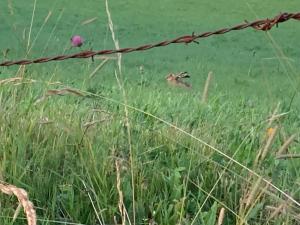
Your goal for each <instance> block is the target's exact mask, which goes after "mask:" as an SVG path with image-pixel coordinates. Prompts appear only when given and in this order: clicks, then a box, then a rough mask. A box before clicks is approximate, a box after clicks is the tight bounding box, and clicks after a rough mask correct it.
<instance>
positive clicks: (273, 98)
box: [0, 1, 300, 225]
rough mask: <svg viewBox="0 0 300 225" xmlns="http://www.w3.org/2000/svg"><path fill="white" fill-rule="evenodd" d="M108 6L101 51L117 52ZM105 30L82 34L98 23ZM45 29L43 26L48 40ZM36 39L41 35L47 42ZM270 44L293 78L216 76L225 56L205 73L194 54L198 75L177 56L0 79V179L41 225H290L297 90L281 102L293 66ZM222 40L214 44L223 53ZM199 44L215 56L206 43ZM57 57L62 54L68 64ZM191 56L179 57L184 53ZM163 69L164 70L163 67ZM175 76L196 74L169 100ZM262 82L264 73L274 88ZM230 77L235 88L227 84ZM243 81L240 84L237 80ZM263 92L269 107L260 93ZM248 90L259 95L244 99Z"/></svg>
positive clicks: (295, 185) (10, 215) (294, 199)
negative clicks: (18, 190) (18, 192)
mask: <svg viewBox="0 0 300 225" xmlns="http://www.w3.org/2000/svg"><path fill="white" fill-rule="evenodd" d="M8 3H9V5H8V9H9V11H8V13H9V12H10V14H12V16H13V15H14V16H16V11H15V10H14V7H17V5H14V3H13V2H12V1H9V2H8ZM106 3H107V2H106ZM1 4H3V3H1ZM43 4H44V3H43ZM56 4H58V3H56ZM82 4H85V3H82ZM118 4H120V3H111V5H110V9H109V8H108V5H107V4H106V10H105V8H104V7H105V5H103V12H106V14H105V15H107V17H108V18H109V21H110V22H109V23H108V24H109V25H108V28H110V32H111V34H112V39H113V41H112V42H110V40H109V39H108V38H103V39H104V40H105V42H106V44H107V45H109V44H108V43H110V44H114V45H115V48H119V46H118V40H117V38H116V37H115V36H116V34H117V33H118V34H119V33H122V30H118V29H116V27H117V28H118V26H116V22H115V23H114V24H113V23H112V19H111V15H110V13H111V14H112V16H114V18H116V21H117V24H118V21H119V22H120V18H121V16H120V15H118V14H116V13H114V10H115V8H114V7H116V6H118ZM136 4H137V5H139V3H136ZM145 4H149V3H147V2H145ZM178 4H181V3H179V2H178ZM207 4H208V3H207ZM165 5H167V4H166V3H164V4H162V6H165ZM33 6H34V8H35V11H34V13H33V12H31V17H29V18H32V21H33V18H35V21H36V22H35V23H38V22H37V21H39V16H38V15H41V14H39V13H40V12H39V1H35V3H34V5H33ZM55 7H56V5H54V6H53V8H52V9H51V12H52V14H51V15H56V19H55V20H53V21H51V17H49V16H46V18H47V19H43V21H42V23H41V25H40V27H37V28H35V27H34V26H33V25H32V24H33V22H31V23H30V24H31V25H30V27H31V28H30V30H31V32H30V33H31V34H30V35H29V36H30V39H32V40H34V41H33V42H31V41H30V40H29V39H28V40H27V42H26V43H27V44H28V43H32V45H31V46H30V48H29V49H30V50H32V52H31V51H29V55H31V56H34V55H35V54H36V52H35V51H36V48H38V46H39V45H40V40H48V41H47V42H45V43H44V45H43V48H41V49H48V45H49V46H51V45H53V43H52V41H51V40H53V39H54V37H55V36H56V35H57V34H56V32H58V31H59V30H60V27H61V26H62V24H63V23H64V22H63V19H62V18H63V12H67V9H68V8H67V9H61V11H60V12H59V13H58V12H57V11H56V8H55ZM69 7H70V8H71V7H73V5H72V6H69ZM94 7H96V5H94ZM97 7H98V5H97ZM124 7H125V6H124ZM140 7H142V6H140ZM153 7H154V6H153ZM155 7H157V6H155ZM172 7H173V6H172ZM207 7H209V4H208V6H207ZM65 10H66V11H65ZM82 10H83V11H84V10H88V9H82ZM149 10H150V11H151V10H153V9H152V8H151V7H149ZM12 12H13V13H12ZM92 12H94V11H92ZM47 13H49V11H48V9H47V11H46V15H49V14H47ZM122 13H123V12H120V14H122ZM34 14H35V16H34ZM178 14H179V11H178ZM42 15H44V14H42ZM68 15H70V14H68ZM96 16H97V18H98V16H99V15H95V16H91V15H90V14H89V17H88V18H96ZM193 16H194V15H191V17H193ZM42 18H45V15H44V16H43V17H42ZM101 18H103V15H101V16H99V20H98V19H97V20H94V19H92V20H90V19H88V20H87V19H85V20H81V21H92V22H93V23H96V21H97V22H98V21H100V20H101ZM156 19H157V18H154V19H153V20H156ZM57 21H59V23H58V22H57ZM94 21H95V22H94ZM128 21H131V19H128ZM92 22H79V21H77V22H75V23H74V24H72V27H73V31H74V32H77V31H78V29H79V28H78V27H79V26H82V28H81V29H83V30H84V29H85V28H83V27H84V26H90V25H91V24H93V23H92ZM47 23H50V24H52V25H53V26H52V27H51V29H48V28H47ZM120 23H121V24H122V22H120ZM145 23H147V21H146V22H145ZM79 24H83V25H79ZM113 25H115V26H113ZM161 27H163V25H161ZM178 27H179V26H178ZM44 29H47V31H50V36H49V37H47V38H45V36H44V34H43V33H44V32H46V30H44ZM130 29H131V28H130ZM180 29H183V28H182V27H181V28H180ZM144 31H145V32H146V29H145V30H144ZM66 33H69V32H66ZM66 33H65V34H66ZM72 33H73V32H72ZM34 35H36V36H35V37H34ZM253 35H254V34H253ZM37 37H39V38H37ZM118 37H119V38H122V35H118ZM234 37H235V36H231V38H234ZM266 37H267V39H266V40H267V43H271V46H273V47H271V50H276V51H275V58H276V59H277V60H279V63H278V65H280V66H285V67H286V68H289V69H287V70H285V69H284V71H285V72H286V76H289V77H290V78H291V79H283V78H281V77H274V79H273V78H272V77H268V78H267V79H266V80H264V79H262V78H261V77H259V76H258V75H257V73H259V72H261V71H263V69H261V70H259V71H257V70H256V68H255V67H259V66H260V65H261V64H260V63H261V61H259V60H256V59H253V61H251V62H249V61H247V60H248V59H249V58H247V57H246V58H245V61H244V62H243V63H244V66H241V67H239V68H238V70H237V71H235V68H233V67H232V64H231V66H224V67H222V66H223V64H226V63H225V61H226V60H227V59H228V60H229V58H230V57H229V56H230V55H226V56H227V58H226V60H225V61H222V60H221V56H222V54H223V56H224V54H225V53H222V52H220V51H218V54H221V56H220V58H218V56H216V57H215V60H219V61H218V62H214V63H210V61H209V60H208V61H204V60H203V59H201V57H202V56H201V54H202V53H199V55H200V56H197V57H200V58H197V59H200V60H202V61H201V63H202V64H203V63H206V64H205V65H199V63H196V61H193V60H182V54H181V55H180V56H179V57H178V55H176V54H174V52H173V51H174V49H170V50H169V52H167V53H168V54H166V55H165V53H163V52H162V53H161V54H162V55H161V56H158V57H157V58H155V59H152V60H150V59H149V58H147V57H148V56H144V58H139V57H141V56H135V55H133V56H128V58H126V59H124V58H123V61H122V64H121V57H120V56H118V58H117V62H116V64H114V63H113V62H115V61H112V60H110V61H108V59H100V60H103V61H102V62H100V63H93V62H91V61H80V60H78V61H76V60H75V61H69V62H61V64H58V63H53V64H47V65H46V64H44V65H40V66H32V67H20V68H19V69H14V68H11V69H10V68H8V69H3V70H2V74H6V75H5V76H3V77H1V80H0V113H1V115H2V116H1V117H0V132H1V135H0V143H1V145H0V180H1V181H4V182H7V183H10V184H14V185H16V186H17V187H22V188H24V189H25V190H26V191H28V193H29V195H30V199H31V201H32V202H33V204H34V206H35V210H36V212H37V218H38V224H103V225H104V224H152V225H153V224H208V225H215V224H218V225H221V224H237V225H241V224H257V225H258V224H274V225H277V224H278V225H279V224H283V223H284V224H297V223H299V222H300V218H299V204H300V203H299V200H298V199H299V172H298V170H299V169H298V168H299V166H300V165H299V161H298V160H297V157H295V156H297V154H296V153H297V149H298V148H299V131H298V129H299V124H300V123H299V116H298V115H299V104H298V103H297V99H298V97H299V96H298V95H297V93H298V86H297V85H294V87H295V88H294V89H293V90H292V91H291V92H290V91H287V92H286V93H285V92H282V89H285V88H286V87H289V86H290V85H292V84H291V82H294V81H296V80H297V77H296V76H295V74H296V73H294V72H293V71H297V67H296V66H294V65H293V64H291V63H290V62H287V61H285V60H282V59H283V57H282V56H286V55H285V54H284V50H283V47H280V45H279V44H276V41H275V39H274V38H273V37H272V36H266ZM44 38H45V39H44ZM147 38H149V37H148V36H147V37H145V39H147ZM270 38H273V39H272V40H271V41H270ZM221 39H222V38H221ZM225 39H226V38H225V37H224V39H222V41H221V42H216V43H219V44H220V43H222V44H224V43H226V40H225ZM124 42H126V40H124ZM208 43H209V44H208V46H210V47H209V50H210V51H213V50H214V47H212V46H213V45H211V44H212V43H213V41H212V42H208ZM120 44H122V45H123V42H120ZM125 44H126V43H125ZM260 44H261V43H260ZM275 45H276V46H275ZM27 46H29V45H27ZM53 46H54V45H53ZM53 46H52V47H53ZM62 46H63V47H62ZM65 46H67V43H65V42H64V43H62V44H60V47H62V49H63V51H68V50H66V49H67V48H66V47H65ZM241 46H243V45H242V43H241ZM201 47H202V48H205V47H203V46H201ZM243 47H245V48H247V46H243ZM53 48H54V47H53ZM193 49H194V48H193ZM193 49H189V46H185V47H184V50H186V51H189V52H190V53H193V51H194V50H193ZM219 50H220V49H219ZM70 51H72V50H70ZM264 51H265V53H268V52H269V51H267V50H264ZM231 53H232V52H231ZM231 53H230V54H231ZM149 54H151V53H149ZM155 54H157V53H153V55H155ZM207 54H208V56H206V57H212V55H209V54H210V53H207ZM153 55H151V56H152V57H153ZM197 55H198V54H197ZM166 58H167V59H169V58H170V61H167V62H166V63H165V61H164V59H166ZM223 58H224V57H223ZM241 58H242V57H241ZM171 59H172V60H171ZM210 59H211V58H210ZM246 59H247V60H246ZM97 60H98V59H97ZM239 60H241V59H237V61H239ZM233 61H234V60H233V59H232V58H231V62H232V63H236V61H234V62H233ZM228 62H230V61H228ZM272 63H273V62H272ZM104 64H106V66H105V67H103V65H104ZM245 65H246V66H245ZM183 66H184V67H190V70H191V71H194V73H191V74H192V79H194V80H193V81H195V82H193V89H192V90H189V91H187V90H185V89H180V88H177V87H169V86H167V84H166V81H165V80H163V77H165V75H166V73H165V72H167V70H171V71H168V72H173V71H174V70H178V71H182V69H181V67H183ZM71 67H72V68H73V69H70V68H71ZM121 67H122V68H121ZM161 67H163V69H162V68H161ZM252 67H254V69H253V68H252ZM264 67H265V64H263V65H261V67H259V68H264ZM285 67H284V68H285ZM68 68H69V69H70V70H68ZM139 68H143V71H142V72H141V71H140V70H139ZM228 68H229V69H228ZM207 70H208V71H210V70H213V71H214V79H213V80H211V79H210V78H208V79H207V85H206V88H204V91H203V92H202V91H201V90H202V89H203V87H204V86H205V85H204V83H205V78H206V75H205V76H204V77H203V79H201V78H198V80H196V78H195V76H196V74H197V73H198V74H207V73H206V72H207ZM270 70H271V69H269V68H268V69H266V70H265V71H264V72H262V73H263V74H264V75H270V74H271V72H270ZM228 71H229V72H232V75H230V76H232V78H233V77H234V79H232V80H231V82H232V83H234V85H232V84H230V83H231V82H229V81H230V79H227V78H226V77H225V76H228ZM175 72H176V71H175ZM72 73H74V74H75V75H74V74H72ZM239 73H240V76H237V74H239ZM247 73H248V77H247V76H246V75H244V76H246V77H244V78H243V76H242V75H241V74H247ZM280 73H281V70H278V71H277V72H276V75H278V74H280ZM81 74H85V75H86V76H83V75H81ZM220 74H221V75H222V76H220ZM251 74H252V75H251ZM46 75H49V76H46ZM70 75H74V76H72V77H70ZM66 76H69V77H66ZM81 76H82V77H81ZM109 76H111V78H109ZM255 76H258V77H255ZM261 80H264V82H266V83H264V84H262V83H263V82H260V81H261ZM282 80H284V82H281V81H282ZM251 82H254V84H252V83H251ZM272 82H274V83H275V84H274V85H271V84H273V83H272ZM227 84H230V86H228V87H227V88H226V89H224V87H226V85H227ZM295 84H296V82H295ZM264 85H267V88H268V93H269V94H266V92H261V90H257V89H259V88H257V87H263V86H264ZM208 87H209V89H208ZM231 87H234V88H231ZM254 88H256V89H254ZM247 89H248V90H250V89H251V90H252V92H255V91H256V90H257V91H258V93H254V94H253V93H251V95H248V94H247V93H248V92H247ZM241 90H243V92H241ZM295 91H296V94H295V95H293V97H292V98H290V96H291V95H290V94H291V93H292V94H294V92H295ZM228 92H231V94H228ZM278 92H280V93H284V94H285V95H283V96H281V95H280V94H278ZM208 93H209V98H208V97H207V96H208ZM261 93H264V94H261ZM201 96H202V102H205V104H202V103H201ZM278 101H280V104H278ZM274 109H275V110H274ZM291 155H292V156H294V157H287V156H291ZM0 201H1V206H0V207H1V210H0V224H24V219H25V216H26V215H25V214H26V212H25V214H24V215H22V214H20V215H18V217H16V216H14V214H15V208H16V207H15V201H13V199H10V198H7V196H4V195H2V194H1V195H0Z"/></svg>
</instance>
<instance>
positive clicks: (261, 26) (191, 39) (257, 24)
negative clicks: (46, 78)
mask: <svg viewBox="0 0 300 225" xmlns="http://www.w3.org/2000/svg"><path fill="white" fill-rule="evenodd" d="M290 19H294V20H300V12H298V13H280V14H279V15H277V16H276V17H274V18H273V19H261V20H256V21H253V22H248V21H245V22H244V23H242V24H239V25H236V26H233V27H230V28H223V29H219V30H216V31H213V32H205V33H202V34H195V33H194V32H193V33H192V34H191V35H185V36H181V37H178V38H175V39H173V40H167V41H162V42H159V43H156V44H147V45H142V46H139V47H134V48H121V49H113V50H100V51H89V50H88V51H82V52H79V53H75V54H67V55H57V56H52V57H43V58H38V59H33V60H29V59H23V60H19V61H5V62H2V63H0V66H12V65H28V64H33V63H46V62H50V61H62V60H66V59H74V58H79V59H81V58H93V57H94V56H96V55H109V54H115V53H122V54H125V53H130V52H138V51H145V50H149V49H152V48H157V47H163V46H167V45H170V44H181V43H185V44H189V43H197V44H198V41H196V40H197V39H200V38H207V37H209V36H212V35H220V34H225V33H228V32H230V31H234V30H243V29H246V28H249V27H252V28H253V29H255V30H262V31H269V30H271V29H272V28H273V27H274V26H278V24H279V23H283V22H286V21H288V20H290Z"/></svg>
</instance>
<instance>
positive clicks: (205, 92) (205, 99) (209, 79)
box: [201, 71, 213, 103]
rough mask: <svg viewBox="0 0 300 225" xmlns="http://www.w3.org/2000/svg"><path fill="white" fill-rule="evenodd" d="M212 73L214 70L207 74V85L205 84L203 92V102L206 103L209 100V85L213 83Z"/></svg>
mask: <svg viewBox="0 0 300 225" xmlns="http://www.w3.org/2000/svg"><path fill="white" fill-rule="evenodd" d="M212 74H213V73H212V71H210V72H209V73H208V75H207V78H206V82H205V86H204V90H203V93H202V99H201V102H202V103H205V102H206V101H207V98H208V89H209V85H210V83H211V79H212Z"/></svg>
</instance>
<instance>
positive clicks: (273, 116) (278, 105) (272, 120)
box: [267, 102, 280, 127]
mask: <svg viewBox="0 0 300 225" xmlns="http://www.w3.org/2000/svg"><path fill="white" fill-rule="evenodd" d="M279 107H280V102H278V103H277V105H276V107H275V109H274V111H273V113H272V115H271V116H270V118H269V119H268V121H269V123H268V125H267V126H268V127H270V126H271V125H272V123H273V122H274V120H276V118H277V117H276V114H277V112H278V110H279Z"/></svg>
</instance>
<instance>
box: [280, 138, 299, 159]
mask: <svg viewBox="0 0 300 225" xmlns="http://www.w3.org/2000/svg"><path fill="white" fill-rule="evenodd" d="M295 138H296V134H293V135H292V136H290V137H289V138H288V139H287V140H286V141H285V142H284V143H283V145H282V146H281V148H280V149H279V150H278V152H277V154H276V155H277V157H278V156H280V155H282V154H284V153H287V151H288V148H289V146H290V145H291V143H292V142H293V141H294V139H295Z"/></svg>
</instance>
